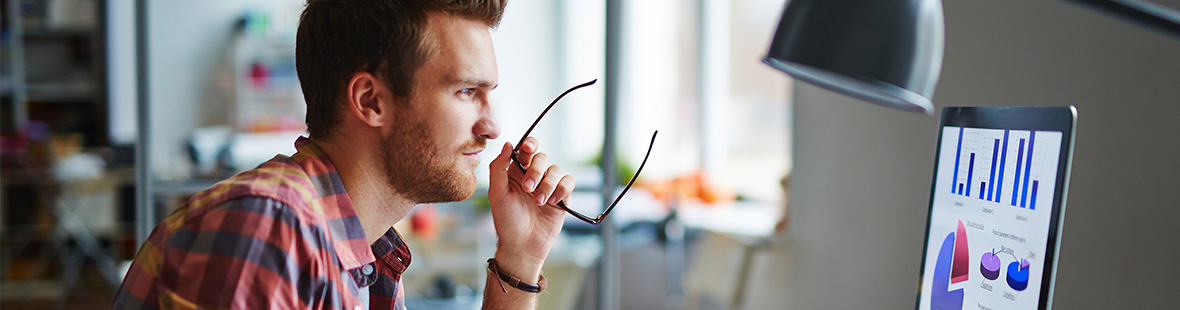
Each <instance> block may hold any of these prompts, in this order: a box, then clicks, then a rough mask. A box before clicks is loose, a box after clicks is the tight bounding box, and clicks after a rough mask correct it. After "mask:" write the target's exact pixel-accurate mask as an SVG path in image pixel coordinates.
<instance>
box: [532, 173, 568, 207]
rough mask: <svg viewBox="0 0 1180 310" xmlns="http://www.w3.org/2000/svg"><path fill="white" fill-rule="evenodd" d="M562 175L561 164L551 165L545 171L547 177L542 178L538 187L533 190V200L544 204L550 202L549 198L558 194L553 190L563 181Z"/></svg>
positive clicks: (538, 203)
mask: <svg viewBox="0 0 1180 310" xmlns="http://www.w3.org/2000/svg"><path fill="white" fill-rule="evenodd" d="M561 177H562V175H561V167H560V166H557V165H553V166H549V169H547V171H545V177H544V178H542V179H541V183H540V184H537V189H536V190H534V191H533V202H534V203H536V204H537V205H543V204H546V203H548V201H549V198H551V197H553V196H556V195H554V194H555V193H554V192H553V190H554V189H557V183H558V182H560V181H561Z"/></svg>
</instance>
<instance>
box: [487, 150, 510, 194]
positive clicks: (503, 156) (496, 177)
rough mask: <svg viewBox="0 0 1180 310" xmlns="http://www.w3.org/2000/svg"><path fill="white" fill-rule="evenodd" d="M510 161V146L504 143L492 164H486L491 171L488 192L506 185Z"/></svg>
mask: <svg viewBox="0 0 1180 310" xmlns="http://www.w3.org/2000/svg"><path fill="white" fill-rule="evenodd" d="M511 161H512V144H511V143H509V142H504V147H502V148H500V155H498V156H496V159H493V160H492V162H490V163H488V169H490V170H491V171H492V173H491V176H490V178H489V181H490V182H491V184H489V187H491V188H489V190H491V189H492V188H501V186H505V185H507V184H508V165H509V164H511Z"/></svg>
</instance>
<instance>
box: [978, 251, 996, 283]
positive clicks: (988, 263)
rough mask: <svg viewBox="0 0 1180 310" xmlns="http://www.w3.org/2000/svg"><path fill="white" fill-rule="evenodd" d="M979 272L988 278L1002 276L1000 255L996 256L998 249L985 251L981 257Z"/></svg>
mask: <svg viewBox="0 0 1180 310" xmlns="http://www.w3.org/2000/svg"><path fill="white" fill-rule="evenodd" d="M979 273H981V274H983V277H984V278H987V279H988V280H995V279H997V278H999V277H1000V257H999V256H996V249H992V251H991V252H987V253H983V257H982V258H980V259H979Z"/></svg>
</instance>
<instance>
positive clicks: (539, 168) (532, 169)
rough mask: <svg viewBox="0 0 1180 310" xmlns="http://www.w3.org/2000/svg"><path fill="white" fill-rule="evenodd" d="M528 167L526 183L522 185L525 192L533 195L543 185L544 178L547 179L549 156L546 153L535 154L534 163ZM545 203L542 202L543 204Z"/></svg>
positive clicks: (525, 177) (525, 176)
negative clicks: (538, 186)
mask: <svg viewBox="0 0 1180 310" xmlns="http://www.w3.org/2000/svg"><path fill="white" fill-rule="evenodd" d="M517 158H520V155H517ZM526 167H528V169H527V170H526V173H525V174H524V181H523V182H521V183H520V185H521V187H522V188H523V189H524V191H525V192H527V193H533V192H534V191H535V190H536V189H537V185H540V184H541V181H542V178H544V177H545V172H547V171H546V170H547V169H549V155H548V154H545V153H537V154H534V155H533V156H532V162H531V163H530V165H528V166H526ZM544 201H545V200H541V202H544Z"/></svg>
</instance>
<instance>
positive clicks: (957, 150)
mask: <svg viewBox="0 0 1180 310" xmlns="http://www.w3.org/2000/svg"><path fill="white" fill-rule="evenodd" d="M962 154H963V127H959V146H958V147H955V178H954V179H951V193H955V184H956V183H959V157H961V156H963V155H962ZM956 194H960V195H962V194H963V187H962V186H959V192H958V193H956Z"/></svg>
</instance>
